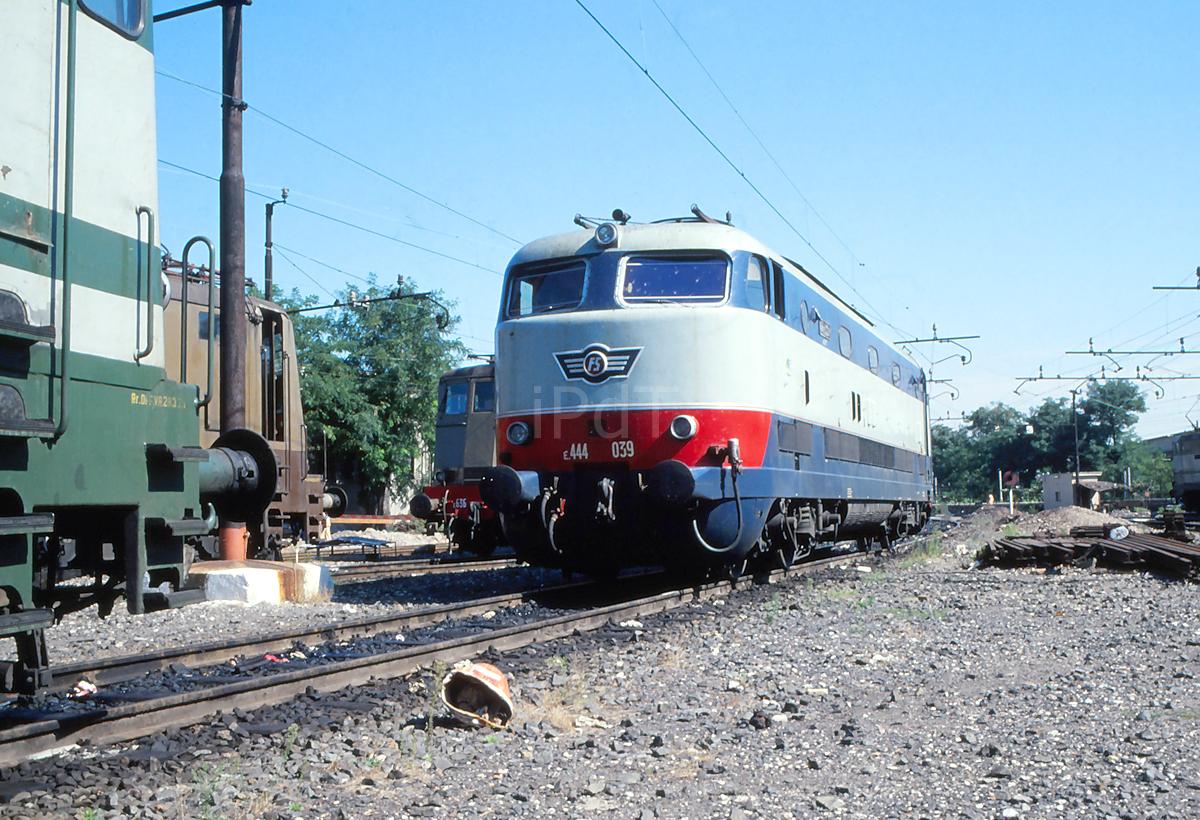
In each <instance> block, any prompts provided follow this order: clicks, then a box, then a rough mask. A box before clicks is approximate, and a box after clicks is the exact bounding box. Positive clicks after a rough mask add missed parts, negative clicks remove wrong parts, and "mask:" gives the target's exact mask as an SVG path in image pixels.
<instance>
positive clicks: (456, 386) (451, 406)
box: [442, 382, 467, 416]
mask: <svg viewBox="0 0 1200 820" xmlns="http://www.w3.org/2000/svg"><path fill="white" fill-rule="evenodd" d="M466 412H467V383H466V382H450V383H448V384H446V385H444V386H443V387H442V415H443V416H461V415H463V414H464V413H466Z"/></svg>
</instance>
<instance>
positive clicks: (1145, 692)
mask: <svg viewBox="0 0 1200 820" xmlns="http://www.w3.org/2000/svg"><path fill="white" fill-rule="evenodd" d="M956 540H957V539H956V538H955V537H954V535H953V533H951V534H949V535H948V536H947V537H946V538H944V539H942V541H941V543H944V544H946V546H947V548H948V550H950V551H951V555H950V557H940V556H939V553H938V551H937V550H934V549H930V550H927V551H925V552H924V553H923V554H921V555H914V556H911V557H909V558H907V559H903V558H902V559H892V560H888V561H884V562H880V563H874V562H870V563H868V562H867V561H865V560H864V561H863V562H862V563H861V564H860V566H859V567H858V568H855V567H850V568H846V569H838V570H831V571H826V572H823V573H821V574H820V575H818V576H815V577H811V579H808V578H801V579H798V580H795V581H790V582H786V583H783V584H779V585H773V586H764V587H756V588H753V589H750V590H746V591H744V592H739V593H738V594H736V595H734V596H732V597H730V598H728V599H722V600H717V601H712V602H708V603H705V604H697V605H693V606H690V607H687V608H685V609H682V610H676V611H674V612H671V613H667V614H664V615H660V616H654V617H649V618H646V619H644V620H643V621H642V622H626V623H624V624H620V625H617V624H614V625H611V626H610V627H609V628H607V629H605V630H603V631H601V632H599V633H591V634H588V635H582V636H576V637H574V638H570V639H566V640H562V641H558V642H555V643H552V644H548V645H546V646H543V647H536V648H531V649H529V650H525V651H520V652H515V653H509V654H506V655H500V656H496V657H494V658H491V660H492V661H493V662H494V663H496V664H498V665H499V666H501V668H503V669H504V670H505V671H506V672H507V673H508V674H509V675H510V679H511V682H512V685H513V690H514V695H515V700H516V705H517V713H516V718H515V720H514V723H513V725H512V727H511V728H510V729H509V730H507V731H502V732H492V731H490V730H478V729H469V728H465V727H462V726H460V725H458V724H456V723H454V722H452V721H450V720H448V719H447V718H445V717H444V712H443V710H442V709H441V708H440V705H439V704H438V702H437V700H436V697H435V693H434V691H433V679H434V676H433V675H432V674H431V673H422V674H418V675H414V676H412V677H411V678H410V679H407V680H399V681H385V682H379V683H377V684H374V685H371V686H366V687H361V688H357V689H352V690H345V691H343V692H339V693H332V694H324V695H316V694H315V693H314V694H312V695H310V696H308V697H304V698H300V699H299V700H297V701H295V702H293V703H291V704H287V705H284V706H279V707H272V708H268V709H263V710H259V711H257V712H254V713H249V714H241V713H238V714H230V715H225V716H224V717H223V718H219V719H217V720H216V721H214V723H213V724H212V725H206V726H197V727H192V728H189V729H184V730H180V731H177V732H172V733H169V734H166V735H160V736H157V737H153V738H148V739H146V740H144V741H142V742H141V743H139V744H133V745H124V746H119V747H111V748H103V749H80V750H72V751H70V752H68V753H66V754H64V755H61V756H58V757H55V758H51V759H47V760H42V761H34V762H30V763H26V764H23V765H22V766H20V767H17V768H15V769H12V770H9V771H6V772H3V773H0V795H3V799H7V800H8V801H9V802H8V803H7V805H6V806H5V811H6V812H7V813H8V814H13V815H18V816H22V815H23V816H31V817H32V816H45V815H47V814H50V815H63V816H85V815H86V816H89V817H102V816H124V815H127V814H133V815H140V814H146V813H153V814H159V815H170V816H214V817H215V816H227V817H239V816H262V817H317V816H346V817H371V816H375V817H403V816H436V817H451V816H459V815H466V814H471V815H480V816H500V817H509V816H524V817H543V816H571V817H578V816H593V815H612V816H619V817H739V818H740V817H810V816H814V815H820V816H831V817H832V816H855V817H901V816H910V815H917V816H930V817H942V816H950V817H980V818H984V817H989V818H990V817H1004V818H1014V817H1064V816H1069V817H1109V816H1112V817H1118V816H1124V817H1142V816H1160V817H1181V818H1182V817H1194V816H1197V815H1200V775H1198V773H1200V767H1198V764H1200V744H1198V743H1197V741H1198V740H1200V694H1198V692H1197V689H1196V681H1195V679H1194V677H1193V676H1194V674H1195V672H1196V656H1197V653H1198V652H1200V617H1198V616H1200V605H1198V603H1197V601H1198V599H1197V592H1198V590H1197V589H1196V588H1195V587H1194V586H1193V585H1190V584H1185V583H1178V582H1169V581H1164V580H1162V579H1159V578H1156V577H1153V576H1148V575H1144V574H1115V573H1110V572H1106V571H1099V570H1076V569H1066V570H1064V571H1062V572H1055V573H1046V572H1043V571H1039V570H1001V569H983V570H965V569H962V568H961V566H960V563H961V561H960V559H958V558H956V557H954V555H953V546H954V544H955V542H956ZM926 558H928V559H929V560H923V559H926ZM868 567H869V568H870V570H871V571H870V572H866V571H864V570H865V569H867V568H868Z"/></svg>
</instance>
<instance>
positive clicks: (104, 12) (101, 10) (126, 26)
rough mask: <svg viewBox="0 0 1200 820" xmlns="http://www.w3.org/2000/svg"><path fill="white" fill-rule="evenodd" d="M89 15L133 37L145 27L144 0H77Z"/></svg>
mask: <svg viewBox="0 0 1200 820" xmlns="http://www.w3.org/2000/svg"><path fill="white" fill-rule="evenodd" d="M79 5H80V7H81V8H82V9H83V10H84V11H85V12H87V13H88V15H90V16H91V17H95V18H96V19H97V20H99V21H100V22H101V23H104V25H106V26H108V27H109V28H111V29H114V30H115V31H118V32H120V33H121V34H123V35H125V36H126V37H130V38H134V37H137V36H138V35H140V34H141V33H142V29H143V28H145V27H146V0H79Z"/></svg>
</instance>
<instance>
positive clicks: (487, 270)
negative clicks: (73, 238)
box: [159, 159, 503, 276]
mask: <svg viewBox="0 0 1200 820" xmlns="http://www.w3.org/2000/svg"><path fill="white" fill-rule="evenodd" d="M159 163H161V164H162V165H166V166H167V167H168V168H174V169H176V170H178V171H183V172H184V173H188V174H192V175H194V176H198V177H201V178H203V179H207V180H210V181H212V182H220V179H219V178H218V177H215V176H213V175H212V174H206V173H204V172H203V171H197V170H196V169H195V168H188V167H187V166H186V165H179V164H178V163H175V162H170V161H169V160H165V159H159ZM246 193H247V194H250V195H251V196H256V197H259V198H260V199H266V200H271V199H274V197H272V196H271V195H269V194H264V193H261V192H259V191H255V190H253V189H251V188H247V189H246ZM287 206H288V208H290V209H291V210H295V211H301V212H303V213H306V214H309V215H311V216H315V217H318V218H320V219H324V220H327V221H329V222H335V223H337V224H339V225H343V226H345V227H347V228H353V229H354V230H356V231H362V232H363V233H367V234H371V235H372V236H377V237H379V238H380V239H386V240H388V241H389V242H395V243H396V244H398V245H404V246H405V247H409V248H413V249H415V250H419V251H422V252H424V253H428V254H432V255H433V256H439V257H441V258H442V259H448V260H450V261H451V262H458V263H459V264H462V265H467V266H468V267H472V268H475V269H477V270H481V271H484V272H485V273H490V274H493V275H495V276H502V275H503V274H501V273H500V271H498V270H495V269H494V268H486V267H484V266H483V265H480V264H477V263H475V262H471V261H470V260H467V259H463V258H461V257H458V256H454V255H453V254H449V253H443V252H442V251H439V250H434V249H433V248H429V247H426V246H425V245H419V244H417V243H416V242H409V241H408V240H406V239H400V238H399V237H396V236H391V235H389V234H386V233H383V232H382V231H377V230H375V229H374V228H368V227H367V226H365V225H360V224H358V223H357V222H351V221H350V220H348V219H342V218H340V217H336V216H333V215H332V214H327V213H324V212H322V211H317V210H314V209H313V208H306V207H304V206H303V205H299V204H296V203H294V202H288V205H287Z"/></svg>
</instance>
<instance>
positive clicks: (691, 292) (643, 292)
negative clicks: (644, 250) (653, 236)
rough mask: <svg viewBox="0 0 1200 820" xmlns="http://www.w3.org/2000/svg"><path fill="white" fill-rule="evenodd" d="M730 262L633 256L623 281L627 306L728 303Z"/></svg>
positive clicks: (623, 295)
mask: <svg viewBox="0 0 1200 820" xmlns="http://www.w3.org/2000/svg"><path fill="white" fill-rule="evenodd" d="M728 280H729V262H728V260H727V259H725V258H724V257H716V258H713V257H707V258H706V257H660V256H630V257H629V258H627V259H626V260H625V266H624V272H623V274H622V277H621V298H622V299H623V300H624V301H625V302H627V303H637V302H680V303H684V304H715V303H717V302H723V301H724V300H725V291H726V286H727V283H728Z"/></svg>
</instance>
